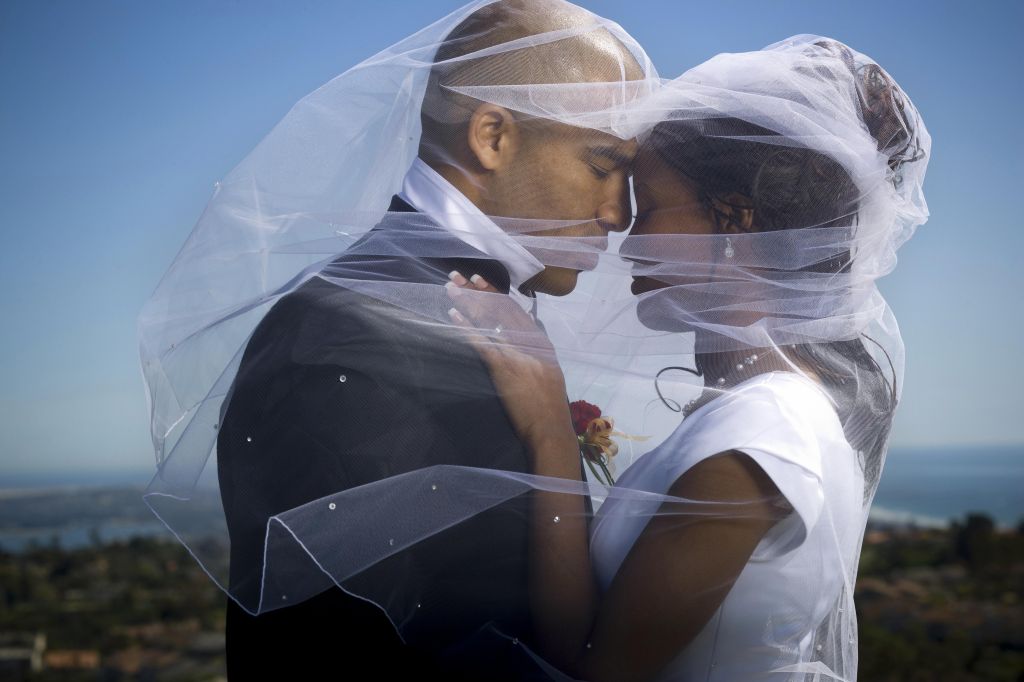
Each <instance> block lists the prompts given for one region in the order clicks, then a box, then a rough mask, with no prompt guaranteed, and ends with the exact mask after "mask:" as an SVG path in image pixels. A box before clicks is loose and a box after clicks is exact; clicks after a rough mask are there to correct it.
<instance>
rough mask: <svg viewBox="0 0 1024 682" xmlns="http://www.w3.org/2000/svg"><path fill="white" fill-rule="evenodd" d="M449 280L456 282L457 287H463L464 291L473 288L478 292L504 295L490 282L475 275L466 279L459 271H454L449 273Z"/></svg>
mask: <svg viewBox="0 0 1024 682" xmlns="http://www.w3.org/2000/svg"><path fill="white" fill-rule="evenodd" d="M448 279H449V280H450V281H452V282H454V283H455V285H456V286H458V287H461V288H463V289H466V288H469V287H470V286H472V288H474V289H476V290H477V291H483V292H486V293H489V294H500V293H502V292H501V291H499V290H498V289H497V288H496V287H495V286H494V285H493V284H491V283H490V282H488V281H487V280H486V279H484V278H483V277H481V276H480V275H473V276H472V277H470V278H469V279H466V278H465V276H464V275H463V274H462V273H461V272H459V271H458V270H452V271H451V272H449V273H448Z"/></svg>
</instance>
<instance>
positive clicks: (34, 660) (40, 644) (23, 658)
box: [0, 632, 46, 680]
mask: <svg viewBox="0 0 1024 682" xmlns="http://www.w3.org/2000/svg"><path fill="white" fill-rule="evenodd" d="M45 651H46V635H45V634H43V633H42V632H0V679H4V680H24V679H28V678H29V676H30V675H33V674H36V673H39V672H42V670H43V653H44V652H45Z"/></svg>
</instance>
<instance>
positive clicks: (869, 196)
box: [450, 36, 930, 681]
mask: <svg viewBox="0 0 1024 682" xmlns="http://www.w3.org/2000/svg"><path fill="white" fill-rule="evenodd" d="M653 98H654V99H653V100H651V101H648V102H645V103H641V104H639V105H634V106H636V107H637V111H639V112H641V113H638V114H637V117H638V118H643V117H644V116H645V115H646V116H649V115H650V113H651V112H657V118H658V120H656V121H650V123H651V124H654V125H653V128H652V129H651V130H650V131H649V132H648V133H647V134H646V135H645V136H642V137H641V139H642V140H643V143H642V145H641V148H640V152H639V154H638V156H637V159H636V163H635V171H634V178H633V181H634V189H635V199H636V209H637V215H636V217H635V221H634V224H633V228H632V231H631V233H630V236H629V237H627V238H626V240H625V241H624V242H623V244H622V245H621V249H620V255H622V256H624V257H625V258H626V259H628V261H629V262H631V263H632V275H633V281H632V287H631V288H632V293H633V294H634V295H635V296H636V297H637V308H636V310H637V316H638V318H639V321H640V323H641V324H642V325H643V326H644V327H646V328H648V329H651V330H658V331H667V332H692V333H693V339H694V341H693V343H694V359H695V365H696V369H695V370H691V371H693V372H694V373H696V374H699V375H700V376H702V377H703V379H704V391H703V393H702V394H701V395H700V396H699V397H698V398H697V399H696V400H694V401H691V403H690V404H687V405H685V406H681V405H678V404H677V403H674V402H672V401H670V400H668V399H663V400H664V403H665V405H666V406H667V407H668V408H669V409H674V410H676V411H678V412H681V414H682V417H683V419H682V421H681V423H679V425H678V427H677V428H676V429H675V430H674V432H673V433H672V434H671V435H670V436H669V437H668V438H667V439H666V440H665V441H664V442H663V443H661V444H660V445H659V446H658V447H656V448H655V449H654V450H652V451H650V452H648V453H646V454H644V455H642V456H641V457H640V458H639V459H638V460H637V461H636V462H635V463H633V464H632V466H630V467H629V468H628V469H627V470H626V471H625V473H624V474H623V475H622V476H621V477H620V478H619V480H618V482H617V483H616V484H615V486H614V488H613V489H612V490H611V491H610V492H609V495H608V499H607V500H606V501H605V502H604V504H603V505H602V507H601V508H600V509H599V511H598V512H597V513H596V515H595V516H594V517H593V519H592V523H588V520H587V510H586V509H585V499H584V496H581V495H574V494H568V493H565V492H557V491H556V489H555V488H548V489H546V490H543V491H538V492H537V493H536V496H535V497H534V498H533V506H532V511H531V514H532V517H531V545H530V578H531V606H532V608H533V611H534V619H535V629H536V639H537V644H536V648H537V650H538V652H539V653H540V654H541V655H542V656H543V657H544V658H546V659H547V660H548V661H550V662H552V663H554V664H555V665H556V666H558V667H559V668H561V669H562V670H563V671H565V672H567V673H569V674H571V675H573V676H574V677H578V678H581V679H586V680H617V681H623V680H648V679H673V680H676V679H678V680H697V679H700V680H711V679H714V680H752V679H766V680H769V679H770V680H782V679H805V678H806V679H811V677H812V676H813V678H814V679H822V678H827V679H843V680H851V679H855V678H856V644H855V642H856V619H855V615H854V609H853V601H852V595H853V584H854V582H855V577H856V570H857V562H858V558H859V553H860V545H861V541H862V538H863V533H864V526H865V522H866V516H867V509H868V506H869V505H870V499H871V495H872V494H873V491H874V489H875V486H876V485H877V481H878V476H879V474H880V471H881V466H882V462H883V459H884V456H885V451H886V446H887V439H888V433H889V430H890V426H891V423H892V417H893V411H894V409H895V407H896V404H897V402H898V398H899V386H900V383H901V378H902V377H901V372H902V346H901V343H900V340H899V332H898V329H897V328H896V325H895V321H894V319H893V318H892V315H891V311H890V310H889V308H888V307H887V305H886V304H885V301H884V300H883V299H882V298H881V296H880V295H879V293H878V291H877V289H876V287H875V280H876V279H877V278H878V277H879V276H881V275H883V274H885V273H887V272H888V271H890V270H891V269H892V267H893V266H894V263H895V257H894V255H895V250H896V248H898V247H899V246H900V245H901V244H902V243H903V242H904V241H905V240H906V239H907V238H909V236H910V234H911V232H912V231H913V229H914V228H915V227H916V226H917V225H919V224H921V223H923V222H924V220H925V218H926V217H927V209H926V207H925V205H924V200H923V195H922V194H921V183H922V181H923V176H924V169H925V166H926V163H927V155H928V151H929V147H930V139H929V137H928V134H927V132H926V131H925V128H924V126H923V124H922V122H921V120H920V117H919V116H918V114H917V112H916V110H915V109H914V107H913V105H912V104H911V103H910V101H909V99H907V97H906V95H905V94H904V93H903V91H902V90H901V89H900V88H899V87H898V86H897V85H896V83H895V82H894V81H893V80H892V78H891V77H889V76H888V74H886V73H885V72H884V71H883V70H882V69H881V68H880V67H879V66H878V65H877V64H875V63H874V62H872V61H871V60H870V59H868V58H867V57H865V56H863V55H861V54H859V53H857V52H855V51H853V50H851V49H849V48H848V47H846V46H845V45H842V44H841V43H838V42H836V41H833V40H828V39H822V38H816V37H810V36H799V37H796V38H792V39H789V40H787V41H784V42H781V43H778V44H776V45H773V46H770V47H768V48H765V49H764V50H761V51H758V52H754V53H746V54H729V55H720V56H718V57H716V58H714V59H712V60H710V61H708V62H706V63H705V64H703V65H701V66H699V67H697V68H695V69H692V70H691V71H689V72H687V73H686V74H685V75H684V76H682V77H680V78H679V79H677V80H676V81H673V82H671V83H669V84H667V86H666V87H665V88H663V89H662V90H661V91H660V92H658V93H656V94H655V95H653ZM453 279H454V281H453V283H452V285H450V292H451V294H450V295H451V298H452V300H453V304H454V308H453V309H452V310H451V311H450V315H451V316H452V319H453V320H454V321H455V322H456V323H457V324H460V325H462V326H464V327H466V328H467V330H466V332H467V334H468V335H470V338H471V341H472V342H473V343H474V345H475V346H476V348H477V349H478V351H479V353H480V355H481V357H482V358H483V359H484V361H485V363H486V364H487V366H488V368H489V370H490V372H491V374H492V376H493V379H494V382H495V386H496V388H497V390H498V393H499V394H500V396H501V398H502V400H503V402H504V404H505V406H506V409H507V411H508V414H509V417H510V420H511V421H512V423H513V425H514V427H515V429H516V431H517V433H518V435H519V436H520V438H521V439H522V441H523V442H524V443H526V444H527V446H528V449H529V452H530V455H531V458H532V471H533V473H534V474H537V475H539V476H544V477H555V478H562V479H575V480H579V479H580V468H579V461H578V458H579V456H580V441H579V440H578V437H577V434H576V433H575V432H574V429H573V425H572V420H571V418H570V413H569V409H568V407H567V405H566V402H565V395H566V382H565V380H564V378H563V374H562V372H561V371H560V370H559V368H558V367H557V365H556V364H555V363H554V362H551V361H550V358H551V357H553V355H552V351H553V349H552V348H551V347H549V346H546V345H545V344H544V343H537V342H530V343H520V344H518V345H517V344H513V343H510V342H508V341H506V340H505V339H509V338H511V339H516V338H530V339H536V338H538V337H539V336H540V335H539V334H531V333H530V332H531V331H533V330H535V329H536V328H535V326H534V322H533V320H532V319H531V318H530V317H529V316H527V315H526V314H525V313H523V312H522V310H521V309H518V308H515V307H510V306H505V305H502V303H501V301H500V300H498V299H499V297H495V296H479V295H476V294H477V293H478V292H479V290H481V289H483V290H484V291H488V289H487V287H486V283H482V282H480V281H479V280H477V281H476V282H475V283H469V282H466V281H465V280H463V279H462V278H459V277H457V276H456V277H454V278H453ZM483 330H490V332H485V331H483ZM506 330H507V331H506ZM510 332H518V335H517V334H516V333H510ZM681 354H682V346H681ZM675 369H679V368H675ZM656 381H657V380H656ZM657 386H658V385H657V383H656V384H655V387H656V388H657ZM659 395H660V391H659ZM617 490H621V491H625V492H628V493H629V494H622V495H615V494H614V493H615V491H617ZM645 493H649V495H647V496H646V497H645V495H644V494H645ZM819 676H820V677H819Z"/></svg>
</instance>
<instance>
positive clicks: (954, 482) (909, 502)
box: [871, 445, 1024, 527]
mask: <svg viewBox="0 0 1024 682" xmlns="http://www.w3.org/2000/svg"><path fill="white" fill-rule="evenodd" d="M970 512H981V513H984V514H987V515H988V516H991V517H992V518H993V519H994V520H995V521H996V523H998V524H999V525H1000V526H1004V527H1015V526H1017V525H1018V524H1020V523H1021V522H1024V445H1017V446H1004V447H992V446H988V447H958V448H914V449H908V448H895V449H892V450H890V452H889V455H888V457H887V458H886V462H885V466H884V468H883V470H882V479H881V481H880V483H879V485H878V492H877V493H876V494H875V499H874V503H873V504H872V507H871V516H872V519H874V520H876V521H882V522H886V521H887V522H903V523H916V524H917V525H920V526H945V525H948V523H949V521H950V520H952V519H958V518H963V517H964V516H965V515H966V514H968V513H970Z"/></svg>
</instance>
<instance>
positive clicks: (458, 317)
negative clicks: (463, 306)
mask: <svg viewBox="0 0 1024 682" xmlns="http://www.w3.org/2000/svg"><path fill="white" fill-rule="evenodd" d="M448 317H450V318H452V319H453V320H455V321H456V322H461V321H462V320H463V319H464V318H463V317H462V313H460V312H459V311H458V310H456V309H455V308H449V309H448Z"/></svg>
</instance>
